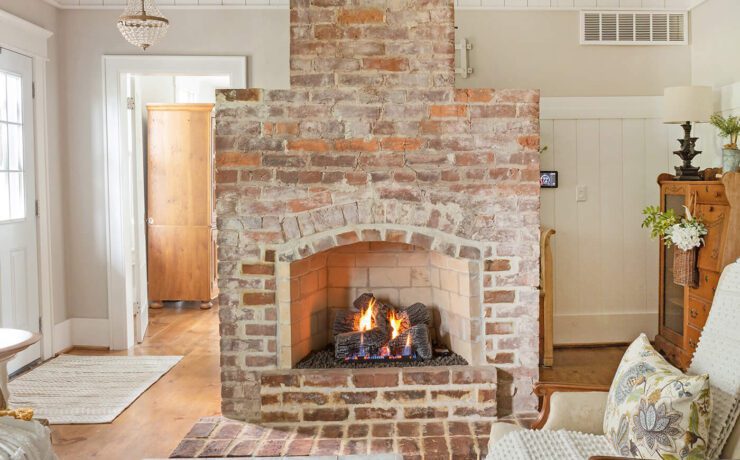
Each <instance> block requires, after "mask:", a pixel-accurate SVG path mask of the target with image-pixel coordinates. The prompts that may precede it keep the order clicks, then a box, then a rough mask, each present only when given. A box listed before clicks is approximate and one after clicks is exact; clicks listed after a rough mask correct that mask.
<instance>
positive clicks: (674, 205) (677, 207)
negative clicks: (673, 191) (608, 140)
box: [661, 195, 684, 335]
mask: <svg viewBox="0 0 740 460" xmlns="http://www.w3.org/2000/svg"><path fill="white" fill-rule="evenodd" d="M683 205H684V197H683V195H666V196H665V209H666V210H668V209H673V211H674V212H675V213H676V215H677V216H683V215H684V208H683ZM661 243H662V242H661ZM663 251H664V253H663V254H664V257H665V259H664V260H665V269H664V270H665V272H664V273H663V325H664V326H665V327H667V328H668V329H670V330H672V331H673V332H675V333H677V334H680V335H683V310H684V304H683V286H679V285H678V284H676V283H674V282H673V247H670V248H666V247H665V246H664V247H663Z"/></svg>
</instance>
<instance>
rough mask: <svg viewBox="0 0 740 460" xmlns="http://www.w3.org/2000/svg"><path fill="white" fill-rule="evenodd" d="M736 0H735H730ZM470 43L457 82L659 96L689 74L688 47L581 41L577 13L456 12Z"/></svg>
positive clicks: (555, 92)
mask: <svg viewBox="0 0 740 460" xmlns="http://www.w3.org/2000/svg"><path fill="white" fill-rule="evenodd" d="M728 1H736V0H728ZM455 23H456V25H457V26H458V29H457V32H456V35H457V37H458V38H467V39H468V40H469V41H470V42H471V43H472V45H473V49H472V50H470V53H469V58H470V60H471V63H470V65H471V66H472V67H473V69H474V72H473V74H472V75H471V76H470V77H469V78H467V79H458V81H457V86H458V87H493V88H539V89H541V90H542V95H543V96H657V95H660V94H663V88H664V87H666V86H675V85H687V84H689V82H690V79H691V63H690V49H689V47H688V46H601V45H599V46H593V45H592V46H583V45H580V43H579V13H578V11H492V10H462V11H456V12H455Z"/></svg>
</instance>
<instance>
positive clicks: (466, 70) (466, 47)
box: [455, 38, 473, 78]
mask: <svg viewBox="0 0 740 460" xmlns="http://www.w3.org/2000/svg"><path fill="white" fill-rule="evenodd" d="M472 49H473V44H472V43H469V42H468V39H467V38H463V39H461V40H460V41H459V42H457V43H455V51H456V52H457V51H459V52H460V59H459V60H458V64H459V65H458V66H455V75H459V76H460V77H462V78H468V75H470V74H472V73H473V68H472V67H469V66H468V51H470V50H472Z"/></svg>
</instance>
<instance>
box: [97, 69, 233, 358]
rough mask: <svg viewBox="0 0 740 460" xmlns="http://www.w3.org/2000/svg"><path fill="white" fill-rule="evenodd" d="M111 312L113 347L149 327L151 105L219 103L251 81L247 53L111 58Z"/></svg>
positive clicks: (108, 78)
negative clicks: (219, 95) (219, 93)
mask: <svg viewBox="0 0 740 460" xmlns="http://www.w3.org/2000/svg"><path fill="white" fill-rule="evenodd" d="M104 64H105V83H106V116H107V134H108V141H107V144H108V146H107V147H108V156H107V160H108V165H107V177H108V197H107V199H108V217H109V226H108V231H109V235H108V237H109V238H108V243H109V260H108V313H109V319H110V321H109V324H110V327H111V343H110V347H111V349H126V348H130V347H131V346H133V345H134V343H135V342H141V341H142V340H143V338H144V336H145V334H146V329H147V325H148V305H149V299H148V289H147V280H148V274H147V252H146V248H147V240H146V218H147V215H146V196H147V190H146V177H147V176H146V166H145V165H146V161H145V160H146V145H147V139H146V132H147V129H146V123H147V109H146V106H147V104H153V103H160V104H161V103H168V104H173V103H175V104H179V103H207V102H210V103H213V102H215V90H216V89H217V88H231V87H238V88H243V87H245V86H246V59H245V58H244V57H211V56H209V57H185V56H106V57H104Z"/></svg>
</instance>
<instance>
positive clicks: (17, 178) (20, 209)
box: [9, 172, 26, 219]
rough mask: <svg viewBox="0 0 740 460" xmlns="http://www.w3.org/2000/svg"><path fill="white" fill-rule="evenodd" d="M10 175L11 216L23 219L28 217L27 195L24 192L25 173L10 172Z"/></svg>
mask: <svg viewBox="0 0 740 460" xmlns="http://www.w3.org/2000/svg"><path fill="white" fill-rule="evenodd" d="M9 175H10V180H9V181H10V218H11V219H23V218H24V217H26V197H25V195H24V193H23V173H22V172H18V173H9Z"/></svg>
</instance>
